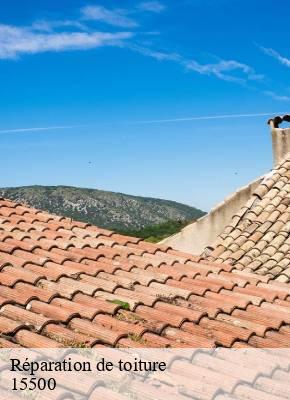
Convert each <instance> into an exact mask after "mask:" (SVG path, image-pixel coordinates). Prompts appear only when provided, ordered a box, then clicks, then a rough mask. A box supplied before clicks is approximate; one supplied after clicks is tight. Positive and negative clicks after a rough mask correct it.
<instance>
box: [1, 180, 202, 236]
mask: <svg viewBox="0 0 290 400" xmlns="http://www.w3.org/2000/svg"><path fill="white" fill-rule="evenodd" d="M0 197H5V198H8V199H11V200H14V201H16V202H19V203H25V204H28V205H30V206H32V207H35V208H38V209H41V210H46V211H49V212H51V213H54V214H57V215H64V216H67V217H70V218H73V219H76V220H79V221H84V222H89V223H91V224H94V225H97V226H100V227H103V228H108V229H112V230H116V231H118V232H124V233H126V232H128V233H131V232H134V234H136V235H137V233H138V231H139V230H141V232H143V228H147V227H153V231H156V232H157V236H158V232H159V231H160V232H162V236H164V235H166V229H167V226H168V222H171V221H175V223H174V226H176V229H178V227H179V225H180V227H181V226H183V225H184V223H185V222H186V221H192V220H194V219H197V218H199V217H201V216H202V215H204V214H205V213H204V212H203V211H201V210H199V209H196V208H194V207H190V206H187V205H184V204H181V203H177V202H174V201H169V200H162V199H155V198H149V197H140V196H131V195H127V194H123V193H114V192H109V191H104V190H97V189H84V188H76V187H70V186H24V187H15V188H2V189H0ZM176 221H177V223H176ZM164 224H165V225H164ZM169 225H170V227H169V231H168V235H170V234H171V233H172V229H173V228H172V224H171V223H170V224H169ZM155 226H156V228H154V227H155ZM164 230H165V233H164ZM150 234H152V230H151V231H150ZM143 235H144V232H143ZM143 235H141V236H140V237H143ZM151 236H152V235H151ZM153 236H154V235H153Z"/></svg>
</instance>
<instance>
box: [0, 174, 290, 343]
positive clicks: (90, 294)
mask: <svg viewBox="0 0 290 400" xmlns="http://www.w3.org/2000/svg"><path fill="white" fill-rule="evenodd" d="M283 168H284V167H281V172H282V171H283ZM284 170H285V171H284V172H286V169H285V168H284ZM274 176H275V175H273V177H274ZM274 182H275V181H274V180H273V185H274ZM281 182H282V181H281ZM265 187H266V186H265ZM273 190H274V189H273ZM269 193H270V192H269ZM277 207H280V205H278V206H277ZM283 210H284V207H283ZM278 223H280V221H278ZM275 243H276V242H275ZM0 267H1V270H0V283H1V285H0V306H1V308H0V332H1V338H0V346H2V347H10V346H19V345H20V346H23V347H62V346H71V347H82V346H104V345H105V346H112V347H114V346H117V347H139V346H141V347H215V346H226V347H240V346H253V347H267V346H269V347H272V346H275V347H285V346H286V347H287V346H288V347H290V313H289V308H290V285H289V284H284V283H280V282H275V281H269V278H268V277H263V276H258V275H254V274H250V273H245V272H243V271H237V270H236V268H235V267H233V266H230V265H227V264H221V263H219V264H214V263H212V262H209V261H200V260H199V258H197V257H194V256H192V255H189V254H184V253H181V252H178V251H174V250H172V249H171V248H168V247H162V246H159V245H154V244H150V243H146V242H144V241H142V240H141V239H137V238H132V237H126V236H121V235H118V234H116V233H114V232H111V231H107V230H104V229H100V228H97V227H95V226H91V225H89V224H85V223H81V222H75V221H72V220H70V219H67V218H64V217H57V216H54V215H50V214H48V213H46V212H42V211H38V210H35V209H32V208H29V207H26V206H24V205H20V204H16V203H13V202H11V201H9V200H3V199H2V200H0Z"/></svg>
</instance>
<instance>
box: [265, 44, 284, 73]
mask: <svg viewBox="0 0 290 400" xmlns="http://www.w3.org/2000/svg"><path fill="white" fill-rule="evenodd" d="M260 49H261V50H262V51H263V52H264V53H265V54H267V55H268V56H271V57H274V58H275V59H276V60H278V61H279V62H280V63H281V64H283V65H286V67H289V68H290V60H289V59H288V58H286V57H283V56H282V55H281V54H280V53H278V51H276V50H273V49H271V48H267V47H262V46H260Z"/></svg>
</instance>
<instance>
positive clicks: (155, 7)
mask: <svg viewBox="0 0 290 400" xmlns="http://www.w3.org/2000/svg"><path fill="white" fill-rule="evenodd" d="M137 8H139V10H142V11H150V12H155V13H159V12H161V11H163V10H165V5H164V4H162V3H160V2H159V1H143V2H142V3H140V4H139V5H138V7H137Z"/></svg>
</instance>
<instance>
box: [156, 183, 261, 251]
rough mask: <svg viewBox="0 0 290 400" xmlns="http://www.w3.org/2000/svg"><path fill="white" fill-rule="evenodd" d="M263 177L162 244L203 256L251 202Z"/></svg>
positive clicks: (241, 189) (226, 199)
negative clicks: (250, 199) (239, 212)
mask: <svg viewBox="0 0 290 400" xmlns="http://www.w3.org/2000/svg"><path fill="white" fill-rule="evenodd" d="M261 180H262V177H260V178H258V179H256V180H255V181H253V182H251V183H250V184H249V185H247V186H244V187H242V188H240V189H239V190H238V191H236V192H235V193H233V194H232V195H231V196H229V197H227V198H225V200H224V201H223V202H222V203H220V204H218V205H217V206H216V207H215V208H213V209H212V210H211V211H210V212H209V214H207V215H205V216H204V217H201V218H200V219H198V220H197V221H196V222H194V223H193V224H190V225H188V226H186V227H185V228H183V229H182V231H181V232H179V233H177V234H175V235H172V236H170V237H168V238H166V239H164V240H162V242H160V243H161V244H165V245H168V246H171V247H173V248H174V249H176V250H181V251H185V252H188V253H192V254H197V255H198V254H201V253H203V251H204V249H205V248H206V247H207V246H212V245H213V244H214V242H215V240H216V239H217V237H218V235H220V234H221V233H222V232H223V230H224V228H225V227H226V226H227V225H228V223H229V222H230V221H231V218H232V217H233V215H234V214H235V213H236V212H237V211H238V210H239V209H240V208H241V207H242V206H243V205H245V203H246V202H247V201H248V200H249V198H250V197H251V195H252V194H253V192H254V191H255V189H256V187H257V186H258V184H259V183H260V182H261Z"/></svg>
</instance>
